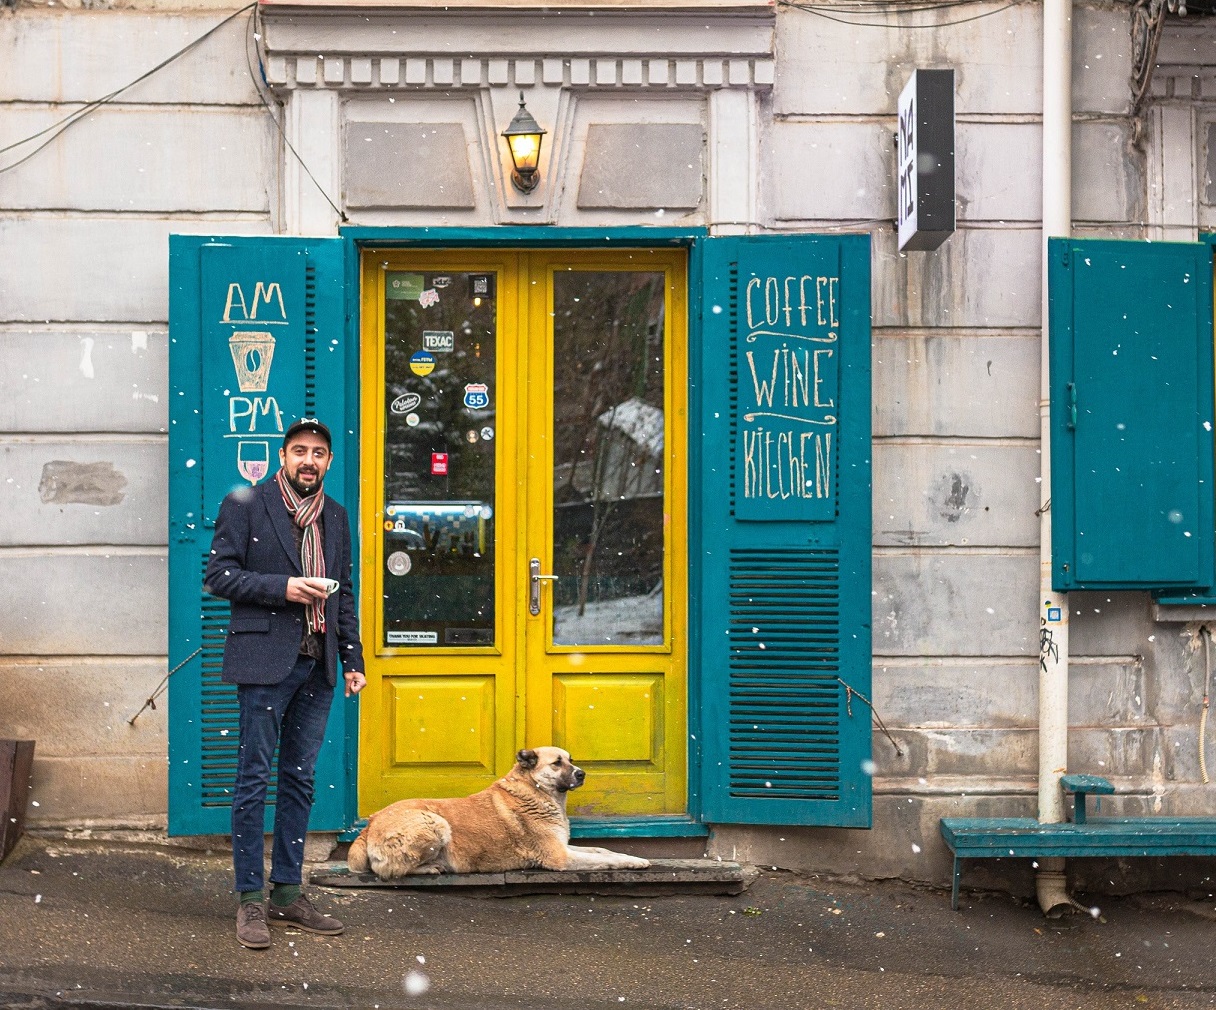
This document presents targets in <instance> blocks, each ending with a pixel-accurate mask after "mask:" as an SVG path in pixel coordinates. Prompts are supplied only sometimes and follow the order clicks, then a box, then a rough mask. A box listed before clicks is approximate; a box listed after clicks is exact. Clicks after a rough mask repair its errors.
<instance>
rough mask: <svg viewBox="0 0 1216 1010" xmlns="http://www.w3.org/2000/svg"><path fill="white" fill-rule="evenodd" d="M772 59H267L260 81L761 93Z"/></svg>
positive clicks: (357, 86) (296, 85) (278, 85)
mask: <svg viewBox="0 0 1216 1010" xmlns="http://www.w3.org/2000/svg"><path fill="white" fill-rule="evenodd" d="M773 77H774V72H773V60H771V59H755V58H738V57H720V56H719V57H709V56H706V57H702V58H699V59H675V60H673V59H671V58H669V57H665V56H653V57H641V58H639V57H629V58H620V57H600V58H596V59H577V58H567V59H533V60H507V59H490V58H483V59H459V60H458V59H452V58H451V57H443V56H417V57H406V58H404V59H402V58H400V57H395V56H394V57H388V56H380V57H369V56H343V55H325V54H322V55H316V54H312V55H308V56H304V55H295V56H289V55H283V54H276V55H268V56H267V58H266V80H267V81H268V83H269V84H270V86H271V87H272V88H274V89H276V90H294V89H318V90H320V89H327V90H342V91H381V92H386V91H390V92H397V91H422V90H431V89H441V90H444V91H448V90H452V89H458V88H484V87H486V86H491V87H511V88H531V87H534V86H535V85H538V84H540V85H544V86H547V87H560V88H584V89H586V90H589V91H592V90H594V91H605V90H623V89H636V90H642V91H668V92H671V91H708V90H718V89H725V88H730V89H742V90H762V91H768V90H771V89H772V86H773Z"/></svg>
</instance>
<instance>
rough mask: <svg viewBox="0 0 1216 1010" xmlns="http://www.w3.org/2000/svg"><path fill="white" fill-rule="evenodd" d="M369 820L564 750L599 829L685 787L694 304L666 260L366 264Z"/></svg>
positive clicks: (552, 256) (363, 734)
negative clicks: (518, 756)
mask: <svg viewBox="0 0 1216 1010" xmlns="http://www.w3.org/2000/svg"><path fill="white" fill-rule="evenodd" d="M361 273H362V278H361V280H362V320H363V322H362V335H361V338H362V352H361V354H362V376H361V378H362V382H361V402H362V408H361V409H362V432H363V434H362V459H361V460H360V501H361V517H360V519H361V522H360V527H361V528H360V535H359V539H360V557H361V570H360V580H361V581H360V585H361V587H362V590H361V592H362V598H361V606H360V614H361V622H362V629H361V630H362V635H363V640H364V648H365V653H366V656H367V665H368V669H367V677H368V686H367V688H366V689H365V690H364V692H363V693H362V695H361V703H360V722H359V812H360V814H362V815H366V814H368V813H370V812H373V811H375V810H377V809H379V808H380V807H382V806H384V805H385V804H387V803H390V802H392V801H394V800H398V799H402V798H404V797H411V796H412V797H420V796H455V795H464V794H467V793H471V792H475V791H476V790H478V789H481V788H484V787H485V786H486V785H488V784H489V783H490V782H492V781H493V780H494V779H495V778H497V777H499V776H501V775H502V774H504V773H505V772H506V771H507V770H508V769H509V768H510V767H511V765H512V763H513V762H514V760H515V753H516V751H518V750H519V749H520V748H523V747H535V746H541V745H545V744H553V745H556V746H559V747H564V748H565V749H567V750H568V751H570V753H571V755H572V757H573V759H574V760H575V762H576V763H577V764H579V765H580V766H582V767H583V768H584V769H585V770H586V771H587V784H586V785H585V786H584V787H583V788H582V789H580V790H578V791H577V792H574V793H572V794H571V795H570V797H569V809H570V812H571V813H572V814H574V815H582V816H618V817H619V816H645V815H657V814H671V813H680V812H683V811H684V810H685V809H686V797H687V750H688V738H687V675H686V653H687V637H686V636H687V534H686V522H685V516H686V497H687V489H686V482H687V406H686V388H687V333H688V327H687V306H686V292H687V282H686V269H685V260H684V254H683V253H682V252H680V251H674V250H641V249H639V250H625V251H613V252H611V253H608V252H594V251H587V252H569V251H561V252H557V251H547V250H546V251H540V250H537V251H527V252H500V251H428V252H425V253H419V252H402V251H380V252H375V251H373V252H368V253H365V254H364V259H363V263H362V270H361Z"/></svg>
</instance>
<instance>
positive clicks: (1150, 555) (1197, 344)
mask: <svg viewBox="0 0 1216 1010" xmlns="http://www.w3.org/2000/svg"><path fill="white" fill-rule="evenodd" d="M1048 264H1049V266H1048V285H1049V289H1048V290H1049V297H1050V317H1049V318H1050V330H1051V347H1050V355H1051V443H1052V445H1051V481H1052V501H1051V517H1052V538H1051V539H1052V585H1053V586H1054V588H1055V589H1057V590H1059V591H1068V590H1073V589H1195V588H1204V587H1208V586H1211V585H1212V584H1213V580H1214V577H1216V562H1214V555H1213V495H1212V487H1213V433H1212V425H1213V421H1214V419H1213V403H1212V368H1213V354H1212V340H1213V332H1212V255H1211V248H1210V247H1209V246H1207V245H1202V244H1190V243H1169V242H1128V241H1112V240H1100V239H1090V240H1074V239H1052V240H1051V241H1050V243H1049V249H1048Z"/></svg>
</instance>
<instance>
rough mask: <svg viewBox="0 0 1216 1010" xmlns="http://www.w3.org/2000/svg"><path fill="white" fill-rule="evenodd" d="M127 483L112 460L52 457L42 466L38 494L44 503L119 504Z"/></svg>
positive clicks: (124, 494)
mask: <svg viewBox="0 0 1216 1010" xmlns="http://www.w3.org/2000/svg"><path fill="white" fill-rule="evenodd" d="M126 486H127V478H126V477H124V476H123V475H122V474H121V473H119V472H118V471H117V470H115V469H114V464H113V463H74V462H71V461H70V460H63V459H53V460H51V461H50V462H49V463H46V464H44V465H43V467H42V479H41V480H40V481H39V482H38V497H40V498H41V499H42V502H43V504H44V505H117V504H119V503H120V502H121V501H122V500H123V498H124V497H125V496H126V492H125V491H124V490H123V488H125V487H126Z"/></svg>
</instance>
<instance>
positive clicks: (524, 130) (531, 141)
mask: <svg viewBox="0 0 1216 1010" xmlns="http://www.w3.org/2000/svg"><path fill="white" fill-rule="evenodd" d="M502 135H503V136H504V137H506V138H507V147H508V148H509V149H510V151H511V164H512V165H513V166H514V168H513V171H512V172H511V182H512V184H513V185H514V186H515V188H516V189H518V190H519V191H520V192H521V193H531V192H532V190H534V189H536V185H537V183H539V182H540V172H539V167H540V144H541V140H542V138H543V137H544V135H545V131H544V130H543V129H542V128H541V126H540V124H539V123H538V122H537V121H536V120H535V119H533V118H532V113H530V112H529V111H528V108H527V106H526V105H524V93H523V92H522V91H521V92H520V93H519V111H518V112H517V113H515V117H514V118H513V119H512V120H511V124H510V125H509V126H508V127H507V128H506V129H505V130H503V131H502Z"/></svg>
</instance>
